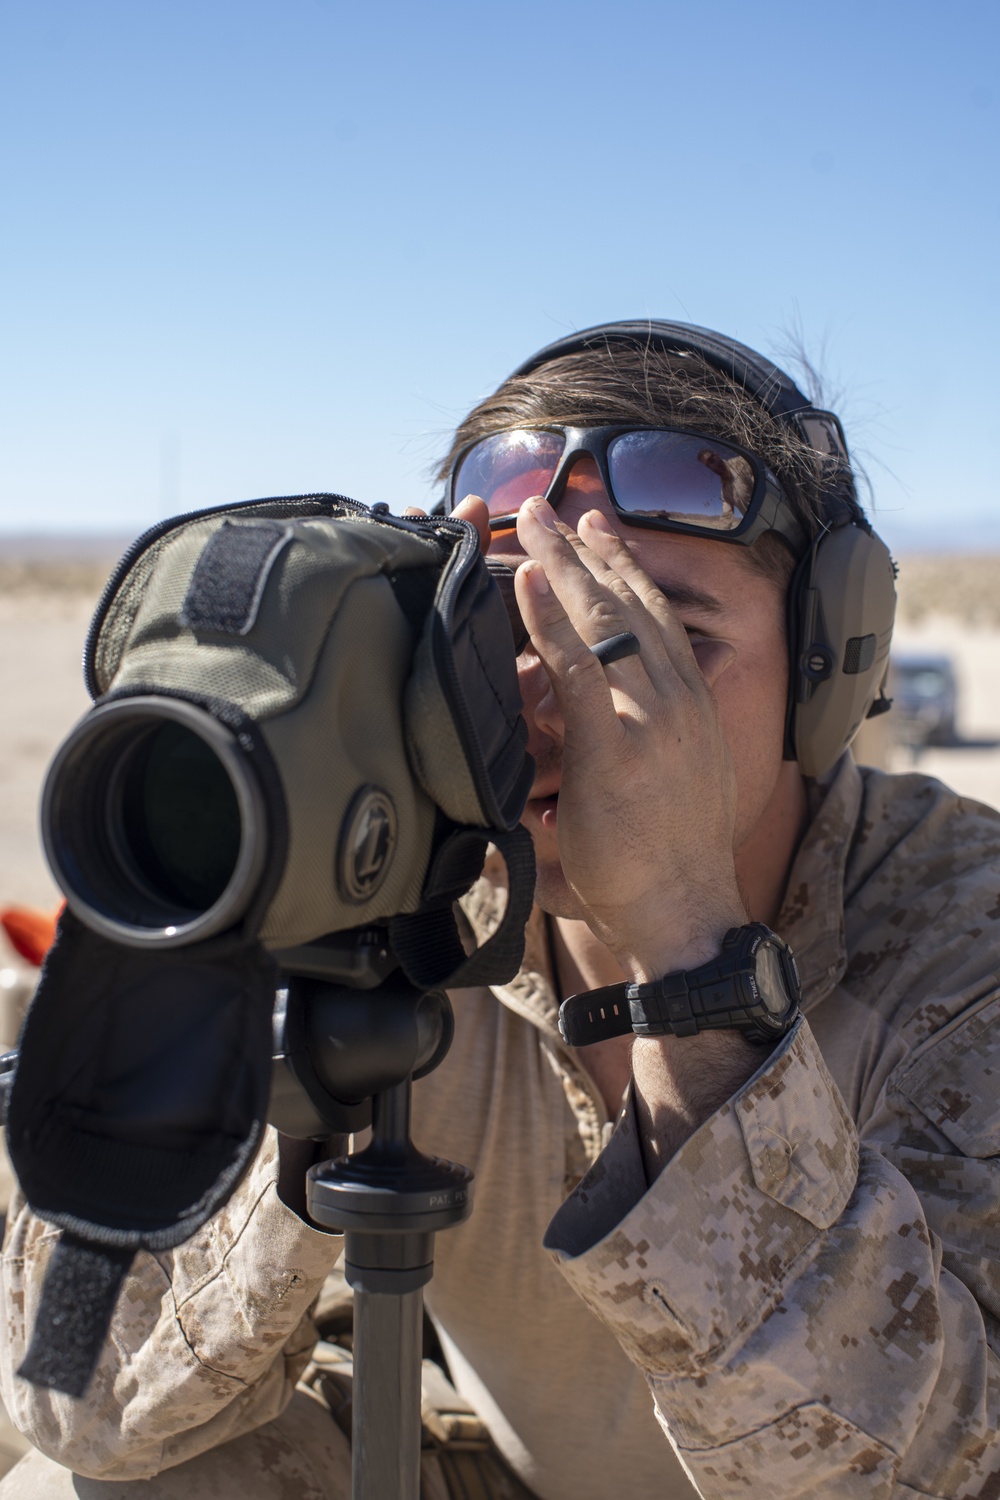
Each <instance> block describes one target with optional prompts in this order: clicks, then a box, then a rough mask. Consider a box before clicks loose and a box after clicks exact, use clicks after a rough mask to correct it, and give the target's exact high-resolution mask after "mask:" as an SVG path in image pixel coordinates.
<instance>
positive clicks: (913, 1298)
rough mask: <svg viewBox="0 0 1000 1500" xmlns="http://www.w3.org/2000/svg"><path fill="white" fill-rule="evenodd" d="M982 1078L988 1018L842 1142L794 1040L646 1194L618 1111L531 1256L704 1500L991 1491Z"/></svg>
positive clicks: (999, 1293) (994, 1032)
mask: <svg viewBox="0 0 1000 1500" xmlns="http://www.w3.org/2000/svg"><path fill="white" fill-rule="evenodd" d="M998 1078H1000V1001H997V1000H994V1001H992V1002H991V1004H989V1005H987V1006H985V1007H980V1008H978V1009H977V1011H976V1014H975V1015H974V1016H973V1017H972V1018H971V1019H968V1020H967V1021H966V1022H965V1023H964V1024H963V1025H960V1026H958V1027H957V1028H955V1029H953V1030H952V1031H951V1033H950V1035H949V1036H948V1038H947V1039H945V1040H943V1041H940V1042H936V1043H935V1044H933V1045H931V1046H930V1047H928V1048H927V1049H924V1050H923V1052H922V1053H921V1056H920V1057H919V1059H917V1060H916V1061H913V1062H911V1063H910V1064H908V1065H906V1066H905V1067H903V1068H901V1069H898V1070H897V1074H894V1075H893V1077H892V1078H891V1079H890V1082H889V1085H888V1086H887V1088H886V1089H885V1090H883V1094H882V1099H881V1105H880V1108H879V1110H878V1112H877V1113H876V1115H875V1116H874V1117H873V1118H872V1119H871V1120H870V1121H869V1122H868V1123H867V1125H866V1127H865V1130H864V1132H863V1137H862V1139H860V1140H859V1136H858V1132H857V1130H856V1128H855V1125H854V1122H853V1121H852V1120H851V1118H850V1116H849V1114H848V1112H847V1109H846V1107H845V1105H844V1103H843V1100H842V1098H841V1095H840V1093H839V1090H838V1089H837V1087H836V1085H835V1084H834V1082H833V1080H832V1078H831V1077H830V1075H829V1073H828V1071H827V1069H826V1066H825V1064H824V1062H823V1060H822V1057H821V1056H820V1053H819V1050H818V1048H817V1046H816V1043H815V1041H814V1039H813V1037H812V1034H811V1032H810V1029H809V1026H808V1023H807V1022H805V1021H800V1022H799V1023H798V1026H797V1027H796V1029H795V1030H794V1031H793V1032H792V1033H791V1034H790V1036H789V1037H788V1038H787V1039H786V1041H785V1043H784V1044H783V1045H782V1046H781V1047H780V1048H779V1049H778V1051H777V1052H776V1053H775V1054H773V1055H772V1056H771V1057H770V1058H769V1059H768V1062H767V1064H766V1065H765V1066H764V1067H763V1068H762V1069H761V1070H760V1071H759V1072H758V1073H757V1074H756V1075H755V1076H754V1077H753V1078H752V1079H750V1081H749V1083H748V1084H746V1085H745V1086H744V1087H743V1088H742V1089H741V1090H740V1091H739V1092H738V1093H737V1094H736V1095H734V1097H733V1098H732V1099H731V1100H730V1101H729V1102H728V1103H727V1104H726V1105H724V1106H723V1108H722V1109H720V1110H719V1111H718V1112H717V1113H716V1114H715V1115H714V1116H713V1117H712V1118H711V1119H710V1120H709V1121H707V1122H706V1123H705V1124H704V1125H703V1126H702V1127H701V1129H700V1130H699V1131H697V1132H696V1133H695V1135H693V1136H692V1137H691V1138H690V1139H689V1140H688V1141H687V1142H686V1143H685V1144H684V1146H683V1147H682V1148H681V1149H680V1151H678V1153H677V1155H676V1156H675V1157H674V1158H673V1160H672V1161H671V1162H670V1163H669V1165H668V1166H667V1167H666V1169H665V1170H664V1171H663V1172H662V1173H661V1175H660V1176H659V1177H658V1178H657V1180H656V1181H655V1183H654V1184H653V1185H652V1187H650V1188H649V1189H648V1190H647V1188H646V1182H645V1178H644V1175H643V1166H642V1158H641V1154H640V1150H639V1143H638V1139H637V1135H636V1127H635V1122H634V1117H633V1116H632V1115H631V1113H630V1112H626V1114H625V1115H624V1116H623V1118H622V1120H621V1122H620V1123H619V1126H618V1128H617V1130H616V1132H615V1134H614V1136H613V1137H612V1139H611V1141H610V1143H609V1145H608V1147H607V1149H606V1150H605V1151H604V1153H603V1154H602V1156H601V1157H600V1159H599V1160H598V1161H597V1162H596V1163H595V1165H594V1167H593V1168H592V1170H591V1172H590V1173H589V1174H588V1176H587V1177H585V1178H584V1179H583V1181H582V1182H581V1183H580V1185H579V1187H578V1188H577V1190H576V1192H575V1193H574V1194H573V1196H572V1197H571V1198H570V1199H569V1200H568V1201H567V1202H566V1203H565V1204H564V1205H563V1207H562V1208H561V1209H560V1211H559V1213H558V1214H557V1215H556V1217H555V1218H554V1219H553V1221H552V1224H551V1225H550V1227H549V1230H548V1234H547V1236H546V1245H547V1247H548V1248H549V1249H550V1250H552V1251H554V1252H555V1254H556V1257H557V1259H558V1261H559V1263H560V1265H561V1268H562V1270H563V1272H564V1273H565V1275H566V1276H567V1278H568V1280H569V1281H570V1282H571V1284H572V1285H573V1286H574V1287H575V1289H576V1290H577V1292H578V1293H579V1294H580V1296H581V1297H582V1298H583V1299H584V1301H585V1302H587V1303H588V1305H589V1306H590V1307H591V1309H592V1310H593V1311H594V1312H595V1313H596V1314H597V1316H598V1317H599V1318H601V1319H602V1320H603V1321H604V1322H605V1323H606V1324H607V1325H608V1327H609V1328H610V1329H611V1330H612V1332H613V1333H614V1334H615V1335H616V1337H617V1338H618V1340H619V1342H620V1343H621V1345H622V1347H623V1349H624V1350H625V1352H626V1353H627V1354H628V1356H629V1357H630V1358H631V1359H632V1360H633V1361H634V1363H635V1364H636V1365H638V1366H639V1367H640V1369H642V1370H643V1371H644V1373H645V1375H646V1377H647V1379H648V1381H649V1385H650V1388H651V1390H652V1393H653V1398H654V1402H655V1405H656V1411H657V1415H658V1417H659V1419H660V1422H661V1424H662V1426H663V1427H664V1429H665V1431H666V1432H667V1434H668V1436H669V1438H670V1441H671V1442H672V1444H673V1445H674V1447H675V1448H676V1450H677V1452H678V1453H679V1455H680V1457H681V1459H682V1461H683V1462H684V1463H685V1464H686V1466H687V1468H688V1470H689V1471H690V1473H691V1475H692V1477H693V1479H694V1482H695V1483H696V1484H697V1485H698V1487H699V1489H700V1490H701V1492H702V1493H703V1494H704V1495H705V1496H706V1497H709V1500H716V1497H720V1500H721V1497H729V1496H733V1497H735V1496H740V1497H741V1500H745V1497H746V1496H748V1495H762V1496H767V1497H768V1500H792V1497H803V1500H804V1497H806V1496H816V1495H822V1496H823V1497H824V1500H829V1497H844V1500H847V1497H851V1500H855V1497H857V1500H860V1497H865V1500H869V1497H888V1496H893V1497H904V1496H907V1497H909V1496H934V1497H944V1500H952V1497H953V1500H966V1497H969V1500H971V1497H973V1496H981V1497H986V1496H997V1495H1000V1477H998V1476H1000V1436H998V1420H1000V1359H998V1353H1000V1337H998V1330H1000V1323H998V1314H1000V1212H998V1204H1000V1160H998V1157H997V1153H998V1152H1000V1104H998V1089H997V1082H998ZM949 1126H950V1130H949V1128H948V1127H949Z"/></svg>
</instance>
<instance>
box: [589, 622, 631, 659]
mask: <svg viewBox="0 0 1000 1500" xmlns="http://www.w3.org/2000/svg"><path fill="white" fill-rule="evenodd" d="M590 649H591V651H592V652H593V653H594V655H595V656H596V657H597V660H598V661H599V662H600V664H601V666H602V667H608V666H610V665H611V663H612V662H613V661H621V660H622V658H623V657H625V656H638V655H639V653H640V651H641V650H642V647H641V646H640V645H639V638H638V636H635V635H633V634H632V632H631V630H623V631H622V632H621V634H620V635H609V636H608V638H607V640H606V641H598V643H597V645H596V646H591V648H590Z"/></svg>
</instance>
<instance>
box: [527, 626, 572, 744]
mask: <svg viewBox="0 0 1000 1500" xmlns="http://www.w3.org/2000/svg"><path fill="white" fill-rule="evenodd" d="M517 685H518V687H519V688H520V690H521V701H522V703H523V710H522V711H523V713H524V722H525V724H526V725H527V728H528V747H527V748H528V754H529V755H534V756H535V757H536V758H537V756H538V753H539V751H540V750H542V749H543V748H544V747H545V746H546V745H548V744H551V743H553V742H555V743H556V744H559V745H561V744H562V741H563V732H564V731H563V720H562V714H561V713H560V712H559V705H558V704H557V703H556V697H555V694H554V693H553V691H552V683H551V682H550V681H549V674H548V672H546V670H545V667H544V666H543V664H542V661H541V659H540V658H539V657H538V656H537V655H536V654H535V652H534V651H533V650H532V648H531V646H530V645H529V646H528V648H527V650H525V651H522V652H521V655H520V656H519V657H518V658H517Z"/></svg>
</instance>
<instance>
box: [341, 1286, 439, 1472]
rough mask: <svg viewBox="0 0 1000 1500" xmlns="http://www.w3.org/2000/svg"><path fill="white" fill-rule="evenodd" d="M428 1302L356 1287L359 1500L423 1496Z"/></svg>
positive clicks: (356, 1468) (417, 1293)
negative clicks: (425, 1315)
mask: <svg viewBox="0 0 1000 1500" xmlns="http://www.w3.org/2000/svg"><path fill="white" fill-rule="evenodd" d="M423 1301H424V1294H423V1290H422V1288H420V1287H417V1289H416V1291H413V1292H406V1293H405V1294H404V1295H403V1296H395V1295H393V1294H386V1293H384V1292H363V1291H360V1290H355V1293H354V1338H355V1350H356V1356H357V1355H360V1356H361V1357H360V1358H359V1357H356V1359H355V1365H354V1417H353V1433H354V1436H353V1448H354V1476H353V1496H354V1500H388V1497H390V1496H391V1497H392V1500H396V1497H397V1496H398V1500H418V1497H419V1494H420V1435H421V1427H420V1361H421V1348H422V1342H423Z"/></svg>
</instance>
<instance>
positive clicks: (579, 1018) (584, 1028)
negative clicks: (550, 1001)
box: [559, 983, 632, 1047]
mask: <svg viewBox="0 0 1000 1500" xmlns="http://www.w3.org/2000/svg"><path fill="white" fill-rule="evenodd" d="M629 988H630V986H629V985H627V984H624V983H623V984H606V985H605V986H604V988H603V989H600V990H584V991H583V993H582V994H580V995H570V997H569V999H568V1000H564V1001H563V1003H562V1005H560V1007H559V1032H560V1035H561V1036H562V1039H563V1041H564V1042H568V1043H569V1045H570V1046H571V1047H589V1046H590V1045H591V1044H592V1043H593V1042H606V1041H607V1040H608V1038H609V1037H613V1036H628V1035H629V1033H630V1032H631V1030H632V1012H631V1009H630V1007H629V1003H628V995H627V993H626V992H627V991H628V989H629Z"/></svg>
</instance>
